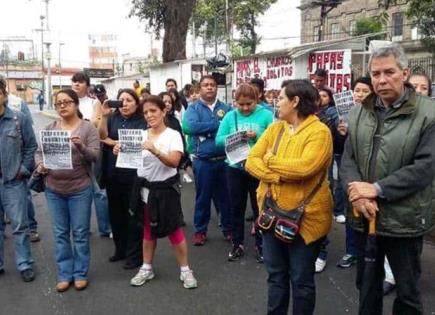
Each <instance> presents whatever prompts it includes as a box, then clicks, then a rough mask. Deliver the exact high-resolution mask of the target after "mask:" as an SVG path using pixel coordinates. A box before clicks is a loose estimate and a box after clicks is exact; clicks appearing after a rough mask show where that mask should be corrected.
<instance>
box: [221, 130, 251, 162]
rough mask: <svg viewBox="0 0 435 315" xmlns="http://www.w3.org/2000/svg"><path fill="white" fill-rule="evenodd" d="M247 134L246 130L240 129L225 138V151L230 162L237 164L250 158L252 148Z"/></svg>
mask: <svg viewBox="0 0 435 315" xmlns="http://www.w3.org/2000/svg"><path fill="white" fill-rule="evenodd" d="M245 135H246V131H239V132H236V133H234V134H232V135H229V136H228V137H227V138H226V139H225V153H226V155H227V158H228V161H229V162H230V164H237V163H240V162H243V161H244V160H246V159H247V158H248V155H249V150H250V148H249V144H248V141H247V139H246V137H245Z"/></svg>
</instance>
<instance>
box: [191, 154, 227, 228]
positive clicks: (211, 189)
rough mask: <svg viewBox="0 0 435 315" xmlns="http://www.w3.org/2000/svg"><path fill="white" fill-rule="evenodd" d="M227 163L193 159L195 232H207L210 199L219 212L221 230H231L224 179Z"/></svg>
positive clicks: (225, 181)
mask: <svg viewBox="0 0 435 315" xmlns="http://www.w3.org/2000/svg"><path fill="white" fill-rule="evenodd" d="M226 168H227V165H226V164H225V162H224V161H223V160H222V161H210V160H201V159H194V160H193V173H194V175H195V189H196V199H195V214H194V218H193V223H194V226H195V232H200V233H207V228H208V222H209V221H210V206H211V200H212V199H213V202H214V204H215V206H216V208H217V209H218V210H219V212H220V216H221V217H220V218H221V223H222V231H223V232H229V231H231V213H230V205H229V193H228V186H227V179H226Z"/></svg>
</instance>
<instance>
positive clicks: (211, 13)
mask: <svg viewBox="0 0 435 315" xmlns="http://www.w3.org/2000/svg"><path fill="white" fill-rule="evenodd" d="M275 2H277V0H244V1H240V0H228V8H227V9H228V11H227V12H225V10H226V8H225V0H214V1H210V0H198V1H197V4H196V7H195V11H194V13H193V15H192V26H193V25H194V27H195V31H196V32H197V33H199V34H203V35H205V37H206V38H207V39H208V40H214V38H215V36H216V38H217V40H219V41H222V40H229V38H228V32H227V31H228V30H229V29H230V26H231V25H233V26H234V27H235V29H236V30H237V31H238V32H239V33H240V39H239V40H238V44H239V45H240V46H241V47H242V48H245V50H246V48H249V51H250V53H255V51H256V49H257V46H258V44H259V43H260V41H261V38H260V36H258V33H257V32H256V27H257V26H258V18H259V17H260V16H261V15H262V14H264V12H266V10H267V9H269V8H270V6H271V5H272V4H274V3H275ZM226 14H227V15H228V25H226V22H227V21H226Z"/></svg>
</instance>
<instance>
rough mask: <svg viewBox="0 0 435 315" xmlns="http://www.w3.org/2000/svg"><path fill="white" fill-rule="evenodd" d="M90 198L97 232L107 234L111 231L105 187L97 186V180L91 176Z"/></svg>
mask: <svg viewBox="0 0 435 315" xmlns="http://www.w3.org/2000/svg"><path fill="white" fill-rule="evenodd" d="M92 189H93V190H92V198H93V200H94V205H95V214H96V215H97V225H98V232H99V233H100V235H108V234H110V233H111V232H112V228H111V227H110V217H109V204H108V201H107V194H106V190H105V189H101V188H100V186H98V183H97V180H96V179H95V177H94V176H92Z"/></svg>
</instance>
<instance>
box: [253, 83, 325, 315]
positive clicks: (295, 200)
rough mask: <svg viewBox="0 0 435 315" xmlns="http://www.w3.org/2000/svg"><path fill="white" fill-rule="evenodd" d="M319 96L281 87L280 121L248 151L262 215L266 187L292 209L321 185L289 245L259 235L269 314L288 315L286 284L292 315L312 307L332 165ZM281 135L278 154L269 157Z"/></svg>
mask: <svg viewBox="0 0 435 315" xmlns="http://www.w3.org/2000/svg"><path fill="white" fill-rule="evenodd" d="M318 98H319V96H318V92H317V90H316V89H315V88H314V87H313V86H312V85H311V84H310V82H308V81H306V80H291V81H287V82H284V83H283V88H282V90H281V93H280V96H279V102H278V104H277V110H278V113H279V118H280V120H279V121H278V122H276V123H274V124H272V125H270V126H269V128H268V129H267V130H266V131H265V132H264V134H263V135H262V137H261V138H260V139H259V140H258V142H257V143H256V145H255V146H254V147H253V148H252V150H251V152H250V154H249V157H248V159H247V161H246V170H247V171H248V172H249V173H250V174H252V175H253V176H255V177H256V178H258V179H259V180H260V185H259V187H258V190H257V200H258V204H259V208H260V211H261V210H262V208H263V201H264V199H265V197H266V193H267V192H268V189H269V187H270V191H271V197H272V198H273V200H275V202H276V203H277V205H278V206H279V207H280V208H281V209H288V210H291V209H294V208H296V207H298V206H299V205H301V203H302V201H303V200H304V199H305V198H306V197H307V196H308V195H309V194H310V192H312V191H313V190H314V189H315V187H316V186H317V185H318V184H319V183H320V181H322V183H321V186H320V188H319V190H318V191H317V193H316V194H315V195H314V197H313V199H312V200H311V201H310V202H309V204H308V205H307V206H306V208H305V213H304V215H303V218H302V223H301V227H300V230H299V235H298V236H297V237H296V239H295V240H294V241H293V242H292V243H291V244H289V243H285V242H283V241H281V240H280V239H278V238H277V237H275V235H274V233H273V230H272V231H267V232H265V233H264V234H263V247H264V248H263V251H264V252H263V255H264V263H265V265H266V269H267V272H268V274H269V276H268V306H267V308H268V314H287V310H288V306H289V295H290V284H291V288H292V297H293V313H292V314H303V315H307V314H313V312H314V304H315V284H314V262H315V260H316V258H317V255H318V253H319V250H320V244H321V242H322V240H323V238H324V237H325V236H326V234H327V233H328V231H329V229H330V227H331V221H332V212H331V211H332V206H333V200H332V195H331V192H330V190H329V184H328V179H327V178H328V177H327V176H325V175H324V174H325V173H326V172H327V170H328V167H329V164H330V163H331V159H332V138H331V134H330V131H329V129H328V127H326V126H325V125H324V124H323V123H321V122H320V120H319V119H318V118H317V117H316V116H315V115H314V113H315V112H316V110H317V105H316V104H317V101H318ZM281 129H283V133H282V137H281V139H280V140H279V144H278V146H277V150H276V154H274V153H273V149H272V148H273V147H274V145H275V142H276V141H278V139H277V138H278V135H279V133H280V130H281Z"/></svg>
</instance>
